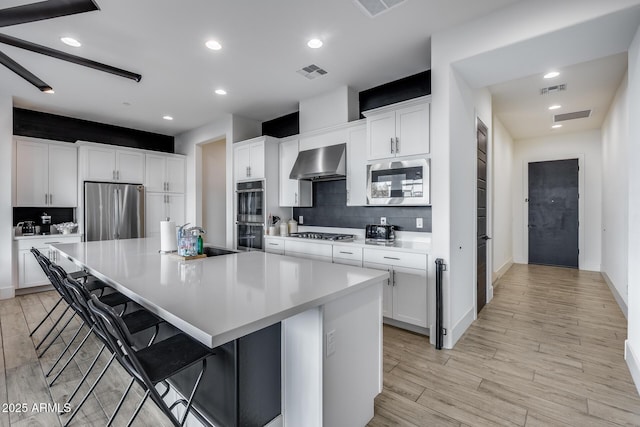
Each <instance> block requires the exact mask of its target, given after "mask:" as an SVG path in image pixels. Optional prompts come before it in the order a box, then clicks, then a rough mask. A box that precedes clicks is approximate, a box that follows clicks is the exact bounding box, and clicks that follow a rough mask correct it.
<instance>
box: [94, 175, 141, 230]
mask: <svg viewBox="0 0 640 427" xmlns="http://www.w3.org/2000/svg"><path fill="white" fill-rule="evenodd" d="M84 232H85V240H86V241H87V242H91V241H95V240H113V239H133V238H138V237H144V186H142V185H139V184H113V183H108V182H85V183H84Z"/></svg>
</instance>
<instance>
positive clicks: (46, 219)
mask: <svg viewBox="0 0 640 427" xmlns="http://www.w3.org/2000/svg"><path fill="white" fill-rule="evenodd" d="M49 233H51V215H47V213H46V212H43V213H42V215H41V216H40V234H49Z"/></svg>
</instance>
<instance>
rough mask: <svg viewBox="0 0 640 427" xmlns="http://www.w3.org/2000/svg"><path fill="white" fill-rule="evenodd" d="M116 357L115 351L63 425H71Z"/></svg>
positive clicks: (65, 426)
mask: <svg viewBox="0 0 640 427" xmlns="http://www.w3.org/2000/svg"><path fill="white" fill-rule="evenodd" d="M115 358H116V355H115V353H114V354H112V355H111V358H110V359H109V361H108V362H107V364H106V365H105V367H104V368H103V369H102V372H100V375H98V378H97V379H96V380H95V381H94V383H93V384H91V388H90V389H89V391H88V392H87V394H85V395H84V397H83V398H82V400H81V401H80V403H79V404H78V406H76V409H75V410H74V411H73V413H72V414H71V416H70V417H69V419H68V420H67V421H66V422H65V423H64V425H63V427H67V426H68V425H69V423H70V422H71V420H72V419H73V418H74V417H75V416H76V415H77V414H78V412H79V411H80V408H81V407H82V405H84V402H86V401H87V399H88V398H89V396H91V393H93V390H95V389H96V386H97V385H98V383H99V382H100V380H101V379H102V377H104V374H106V373H107V369H109V366H111V363H113V361H114V360H115ZM68 402H71V399H69V400H68Z"/></svg>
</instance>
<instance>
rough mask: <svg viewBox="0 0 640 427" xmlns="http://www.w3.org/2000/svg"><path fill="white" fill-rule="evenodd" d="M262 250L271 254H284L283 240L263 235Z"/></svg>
mask: <svg viewBox="0 0 640 427" xmlns="http://www.w3.org/2000/svg"><path fill="white" fill-rule="evenodd" d="M264 251H265V252H269V253H272V254H278V255H284V240H282V239H276V238H273V237H265V239H264Z"/></svg>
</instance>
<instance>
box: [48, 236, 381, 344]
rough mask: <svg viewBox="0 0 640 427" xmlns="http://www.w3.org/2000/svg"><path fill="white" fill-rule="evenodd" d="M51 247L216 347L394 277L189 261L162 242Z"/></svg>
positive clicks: (259, 255) (254, 257) (329, 267)
mask: <svg viewBox="0 0 640 427" xmlns="http://www.w3.org/2000/svg"><path fill="white" fill-rule="evenodd" d="M52 247H53V248H54V249H56V250H58V251H59V252H60V253H61V255H62V256H64V257H66V258H68V259H70V260H71V261H73V262H74V263H76V264H77V265H79V266H81V267H83V268H85V269H87V270H88V271H89V272H91V273H92V274H93V275H95V276H96V277H98V278H100V279H101V280H103V281H105V282H107V283H109V284H110V285H112V286H113V287H114V288H116V289H117V290H118V291H120V292H122V293H123V294H125V295H127V296H128V297H129V298H131V299H132V300H134V301H135V302H137V303H138V304H140V305H141V306H143V307H144V308H146V309H148V310H150V311H152V312H154V313H156V314H157V315H159V316H160V317H162V318H163V319H165V320H166V321H168V322H170V323H172V324H173V325H174V326H176V327H177V328H179V329H181V330H182V331H184V332H185V333H187V334H189V335H191V336H192V337H194V338H195V339H197V340H199V341H200V342H202V343H203V344H205V345H207V346H209V347H211V348H214V347H217V346H219V345H222V344H224V343H226V342H229V341H232V340H234V339H237V338H240V337H243V336H245V335H248V334H250V333H252V332H255V331H258V330H260V329H262V328H264V327H267V326H270V325H273V324H275V323H277V322H280V321H282V320H284V319H286V318H289V317H291V316H294V315H296V314H298V313H302V312H304V311H306V310H308V309H310V308H313V307H318V306H321V305H324V304H326V303H328V302H330V301H334V300H336V299H338V298H341V297H344V296H346V295H348V294H350V293H353V292H356V291H358V290H361V289H363V288H365V287H367V286H370V285H372V284H375V283H380V282H381V281H383V280H385V279H387V278H388V277H389V274H388V273H387V272H385V271H379V270H372V269H363V268H359V267H352V266H347V265H339V264H330V263H326V262H320V261H312V260H307V259H301V258H293V257H287V256H281V255H275V254H269V253H264V252H242V253H238V254H232V255H223V256H218V257H209V258H204V259H197V260H191V261H183V260H181V259H178V258H177V257H175V256H173V255H170V254H160V253H158V249H159V247H160V240H159V239H158V238H144V239H126V240H107V241H99V242H82V243H68V244H54V245H52Z"/></svg>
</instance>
